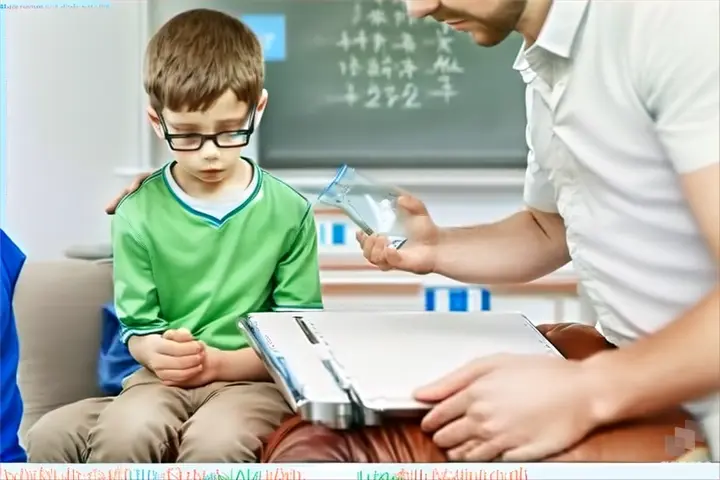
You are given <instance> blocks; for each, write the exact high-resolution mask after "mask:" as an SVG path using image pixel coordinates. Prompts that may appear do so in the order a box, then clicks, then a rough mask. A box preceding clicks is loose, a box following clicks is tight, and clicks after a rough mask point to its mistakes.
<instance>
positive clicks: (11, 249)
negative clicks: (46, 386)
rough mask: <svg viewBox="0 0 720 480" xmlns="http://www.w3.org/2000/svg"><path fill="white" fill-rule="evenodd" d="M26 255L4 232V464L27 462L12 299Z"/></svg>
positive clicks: (0, 315)
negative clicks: (20, 432) (20, 434)
mask: <svg viewBox="0 0 720 480" xmlns="http://www.w3.org/2000/svg"><path fill="white" fill-rule="evenodd" d="M24 263H25V255H24V254H23V253H22V252H21V251H20V249H19V248H18V247H17V245H15V243H13V241H12V240H11V239H10V237H8V236H7V235H6V234H5V232H4V231H3V230H2V229H0V280H1V281H0V463H9V462H25V461H26V457H25V451H24V450H23V449H22V447H21V446H20V442H19V441H18V430H19V428H20V421H21V420H22V415H23V404H22V399H21V397H20V389H19V388H18V384H17V369H18V361H19V358H20V355H19V351H18V335H17V329H16V328H15V317H14V316H13V308H12V299H13V292H14V290H15V284H16V283H17V279H18V277H19V276H20V270H21V269H22V266H23V264H24Z"/></svg>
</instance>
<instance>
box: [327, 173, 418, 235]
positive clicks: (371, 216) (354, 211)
mask: <svg viewBox="0 0 720 480" xmlns="http://www.w3.org/2000/svg"><path fill="white" fill-rule="evenodd" d="M400 195H401V191H400V190H399V189H398V188H395V187H390V186H387V185H383V184H381V183H378V182H376V181H374V180H372V179H371V178H368V177H366V176H365V175H362V174H360V173H359V172H358V171H357V170H355V169H354V168H352V167H350V166H348V165H343V166H342V167H340V168H339V169H338V171H337V173H336V174H335V178H334V179H333V181H332V182H330V184H329V185H328V186H327V187H325V189H324V190H323V191H322V192H321V193H320V196H318V202H320V203H322V204H324V205H328V206H330V207H335V208H339V209H341V210H342V211H343V212H345V214H346V215H347V216H348V217H349V218H350V219H351V220H352V221H353V223H354V224H355V225H357V226H358V228H360V229H361V230H362V231H363V232H365V233H366V234H367V235H373V234H378V235H383V236H386V237H388V239H389V242H390V245H391V246H392V247H394V248H400V247H402V246H403V244H404V243H405V242H406V241H407V235H406V234H405V229H404V228H403V222H402V218H401V217H402V215H401V213H402V212H401V211H400V210H398V206H397V199H398V197H399V196H400Z"/></svg>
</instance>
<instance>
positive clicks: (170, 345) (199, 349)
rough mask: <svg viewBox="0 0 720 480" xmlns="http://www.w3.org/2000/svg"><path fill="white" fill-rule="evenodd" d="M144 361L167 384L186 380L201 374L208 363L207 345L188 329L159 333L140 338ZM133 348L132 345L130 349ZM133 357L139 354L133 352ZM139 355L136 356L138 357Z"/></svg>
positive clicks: (142, 360)
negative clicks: (194, 336) (205, 363)
mask: <svg viewBox="0 0 720 480" xmlns="http://www.w3.org/2000/svg"><path fill="white" fill-rule="evenodd" d="M137 338H138V340H141V341H142V343H141V344H140V350H141V352H138V353H141V357H142V358H138V360H141V363H143V364H144V365H145V366H147V367H148V368H149V369H150V370H152V371H153V372H154V373H155V375H157V376H158V378H159V379H160V380H162V381H163V382H164V383H167V382H173V383H174V382H183V381H185V380H187V379H189V378H192V377H194V376H196V375H198V374H199V373H200V372H201V371H202V370H203V364H204V362H205V356H206V352H205V346H204V344H202V343H201V342H197V341H195V340H194V339H193V337H192V335H191V334H190V332H189V331H187V330H185V329H181V330H177V331H174V330H170V331H167V332H165V333H164V334H163V335H162V336H160V335H148V336H147V337H137ZM132 350H134V349H133V348H132V346H131V351H132ZM133 356H136V355H135V354H133ZM136 357H137V356H136Z"/></svg>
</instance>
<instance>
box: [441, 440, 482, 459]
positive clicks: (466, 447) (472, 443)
mask: <svg viewBox="0 0 720 480" xmlns="http://www.w3.org/2000/svg"><path fill="white" fill-rule="evenodd" d="M478 445H480V440H478V439H476V438H471V439H470V440H468V441H467V442H465V443H463V444H462V445H460V446H459V447H455V448H453V449H450V450H448V452H447V457H448V459H449V460H451V461H453V462H458V461H460V462H462V461H465V455H467V453H468V452H469V451H470V450H472V449H474V448H475V447H477V446H478Z"/></svg>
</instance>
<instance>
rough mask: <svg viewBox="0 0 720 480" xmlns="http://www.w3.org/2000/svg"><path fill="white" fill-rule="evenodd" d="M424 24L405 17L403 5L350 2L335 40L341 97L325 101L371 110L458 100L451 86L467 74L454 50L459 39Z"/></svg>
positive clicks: (398, 1) (396, 0) (398, 0)
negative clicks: (350, 10)
mask: <svg viewBox="0 0 720 480" xmlns="http://www.w3.org/2000/svg"><path fill="white" fill-rule="evenodd" d="M425 20H426V21H418V20H416V19H413V18H411V17H409V16H408V14H407V12H406V10H405V6H404V1H403V0H371V1H367V0H353V5H352V12H351V17H350V18H349V19H348V23H347V24H346V25H344V26H342V27H341V29H340V33H339V36H338V37H336V40H335V47H336V48H337V49H338V50H339V51H340V52H342V56H341V58H340V59H339V60H338V61H337V72H338V73H339V75H340V77H341V78H342V79H343V83H341V85H344V92H342V93H339V94H338V93H337V92H336V94H334V95H332V94H331V95H329V97H328V98H332V99H333V101H335V102H341V103H343V104H345V105H347V106H348V107H360V108H366V109H370V110H381V109H401V110H413V109H419V108H422V107H423V105H424V103H428V104H429V103H435V104H437V102H440V103H441V104H446V105H449V104H450V103H452V102H453V101H454V100H456V98H457V97H458V95H459V91H458V89H457V87H456V85H455V81H456V79H457V76H458V75H462V74H463V73H464V72H465V68H464V67H463V65H462V63H461V62H460V60H459V58H458V57H457V56H456V52H455V51H454V49H453V47H454V44H455V42H456V38H457V33H456V32H454V31H453V30H452V29H450V28H449V27H448V26H447V25H445V24H442V23H438V22H436V21H434V20H433V19H429V20H428V19H425Z"/></svg>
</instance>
